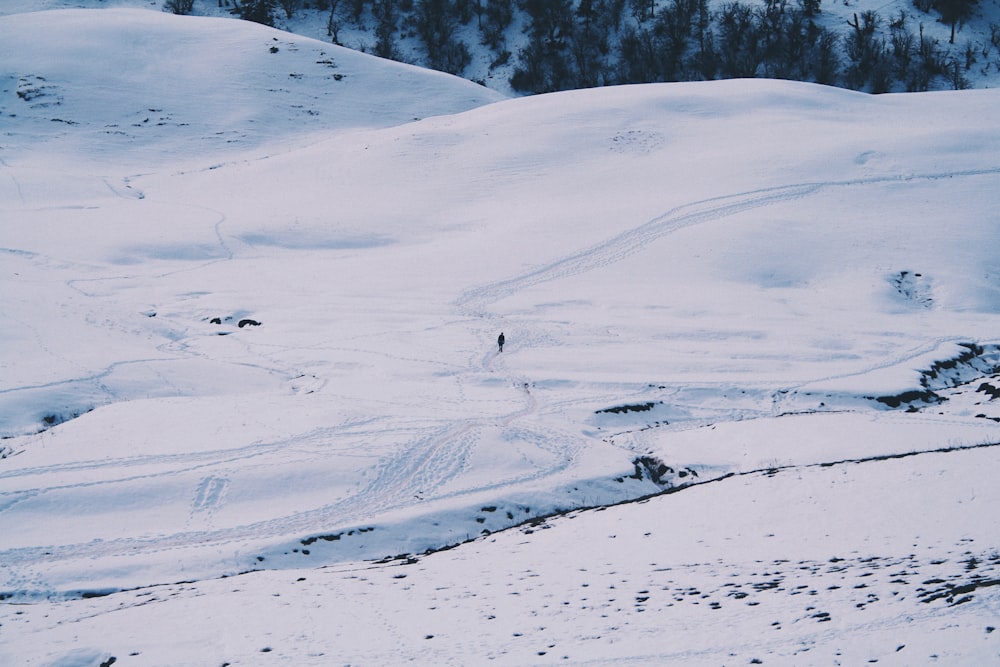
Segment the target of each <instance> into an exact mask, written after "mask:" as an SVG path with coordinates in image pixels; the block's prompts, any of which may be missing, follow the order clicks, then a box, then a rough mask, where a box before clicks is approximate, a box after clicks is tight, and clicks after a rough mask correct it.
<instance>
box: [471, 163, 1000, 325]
mask: <svg viewBox="0 0 1000 667" xmlns="http://www.w3.org/2000/svg"><path fill="white" fill-rule="evenodd" d="M995 174H1000V167H993V168H985V169H969V170H959V171H946V172H939V173H930V174H910V175H904V176H879V177H872V178H858V179H848V180H844V181H817V182H807V183H796V184H791V185H779V186H774V187H769V188H762V189H760V190H750V191H748V192H741V193H737V194H729V195H721V196H718V197H712V198H709V199H704V200H701V201H697V202H691V203H688V204H683V205H681V206H678V207H676V208H674V209H672V210H670V211H668V212H666V213H664V214H663V215H661V216H658V217H656V218H653V219H652V220H650V221H648V222H646V223H644V224H642V225H640V226H638V227H635V228H633V229H630V230H627V231H625V232H622V233H621V234H618V235H617V236H614V237H612V238H610V239H608V240H606V241H603V242H601V243H599V244H597V245H594V246H591V247H590V248H587V249H584V250H581V251H579V252H577V253H574V254H572V255H568V256H566V257H562V258H559V259H557V260H555V261H553V262H550V263H549V264H546V265H543V266H541V267H538V268H536V269H533V270H531V271H529V272H527V273H524V274H521V275H519V276H515V277H513V278H508V279H505V280H501V281H499V282H494V283H490V284H487V285H482V286H479V287H475V288H473V289H470V290H467V291H466V292H465V293H463V294H462V295H461V296H460V297H459V298H458V299H457V300H456V304H457V305H458V306H459V307H460V308H462V309H464V310H467V311H469V312H470V313H472V314H475V313H482V312H483V311H485V310H486V309H487V308H488V307H489V304H491V303H494V302H496V301H500V300H501V299H504V298H507V297H509V296H512V295H514V294H516V293H518V292H520V291H522V290H525V289H528V288H530V287H532V286H534V285H538V284H540V283H543V282H549V281H552V280H558V279H560V278H566V277H569V276H573V275H577V274H581V273H586V272H587V271H592V270H594V269H600V268H602V267H605V266H609V265H611V264H613V263H615V262H619V261H621V260H623V259H625V258H626V257H628V256H629V255H632V254H635V253H637V252H640V251H641V250H642V249H643V248H644V247H645V246H647V245H648V244H649V243H651V242H652V241H655V240H656V239H658V238H660V237H662V236H666V235H667V234H670V233H672V232H675V231H678V230H680V229H684V228H687V227H692V226H694V225H698V224H703V223H709V222H714V221H716V220H721V219H722V218H726V217H729V216H731V215H735V214H737V213H742V212H744V211H749V210H752V209H756V208H761V207H765V206H770V205H773V204H779V203H783V202H789V201H792V200H796V199H802V198H805V197H808V196H810V195H813V194H816V193H818V192H820V191H822V190H826V189H831V188H851V187H861V186H867V185H879V184H883V183H896V182H912V181H937V180H942V179H948V178H964V177H974V176H989V175H995Z"/></svg>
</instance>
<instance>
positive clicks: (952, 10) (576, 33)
mask: <svg viewBox="0 0 1000 667" xmlns="http://www.w3.org/2000/svg"><path fill="white" fill-rule="evenodd" d="M977 1H978V0H914V2H915V6H916V7H917V8H918V9H919V10H921V11H923V12H925V13H926V14H927V16H928V20H941V21H943V22H945V23H946V24H948V25H950V27H951V39H950V44H949V46H948V47H946V46H945V45H943V44H941V43H940V42H939V41H938V40H936V39H933V38H931V37H929V36H928V35H926V34H925V32H924V27H923V24H922V23H916V24H914V23H912V22H911V20H910V19H908V18H907V15H906V14H905V13H904V12H903V11H902V10H900V11H899V12H898V15H895V16H881V15H880V14H878V13H877V12H875V11H864V12H861V13H860V14H854V16H853V17H852V18H851V19H850V20H849V21H847V22H846V24H845V25H842V26H841V27H840V29H839V30H838V29H831V28H828V27H823V26H821V25H819V22H818V17H819V16H820V14H821V11H822V8H821V6H820V5H821V0H794V2H795V4H792V3H791V2H790V1H789V0H763V2H760V1H759V0H758V1H756V2H748V1H744V0H724V1H723V2H721V3H720V2H718V1H717V0H716V1H715V2H713V3H712V5H709V2H708V0H217V2H218V3H219V6H220V7H228V8H229V10H230V11H231V12H232V13H233V14H235V15H237V16H239V17H240V18H244V19H247V20H252V21H257V22H259V23H265V24H268V25H273V24H274V22H275V20H276V19H277V18H278V17H279V16H284V17H285V18H288V19H290V18H292V17H293V16H294V15H295V14H296V13H297V12H300V11H304V10H308V11H312V12H315V13H318V14H319V15H320V16H322V17H324V18H325V21H326V29H327V35H328V37H329V38H330V39H331V41H333V42H334V43H340V42H339V35H340V30H341V28H342V27H343V26H345V25H352V26H362V25H363V26H367V29H368V30H369V31H370V33H371V34H372V35H373V37H374V43H373V44H371V45H370V46H369V47H367V48H366V50H370V51H371V52H372V53H374V54H375V55H378V56H381V57H385V58H393V59H396V60H399V59H401V56H400V50H399V46H398V45H399V42H400V40H401V39H402V38H403V37H404V36H407V37H411V38H416V40H417V41H418V42H419V43H420V45H421V47H422V50H423V60H422V62H420V63H419V64H422V65H426V66H427V67H430V68H432V69H437V70H441V71H444V72H449V73H452V74H457V75H459V76H461V75H462V74H463V73H464V72H465V70H466V68H467V67H468V65H469V64H470V62H471V60H472V50H471V49H470V47H469V45H468V44H466V43H465V42H463V41H462V39H460V38H458V36H457V35H458V33H459V32H460V30H461V29H462V28H463V27H468V26H471V25H473V22H474V24H475V28H476V30H475V34H476V35H477V38H478V40H479V42H480V43H481V45H482V46H483V47H485V48H487V49H489V52H490V53H491V54H492V58H493V61H492V67H499V66H501V65H506V64H513V68H512V71H513V73H512V75H511V78H510V84H511V87H512V88H513V89H514V90H517V91H520V92H524V93H543V92H552V91H558V90H567V89H573V88H585V87H593V86H602V85H614V84H626V83H652V82H666V81H698V80H711V79H724V78H747V77H768V78H779V79H794V80H801V81H812V82H816V83H822V84H827V85H834V86H841V87H846V88H852V89H855V90H865V91H869V92H874V93H881V92H887V91H890V90H906V91H923V90H928V89H930V88H932V87H943V86H947V87H953V88H956V89H958V88H966V87H968V85H969V82H968V80H967V78H966V75H967V72H968V71H969V70H970V69H971V68H972V67H973V66H974V65H975V64H976V63H977V62H979V60H980V59H982V60H983V61H984V62H986V63H990V61H989V59H990V58H991V57H993V52H994V50H995V49H996V50H1000V26H998V25H994V26H991V27H992V39H991V42H990V43H989V44H978V45H973V44H972V43H971V42H969V43H968V44H967V45H966V47H965V49H964V52H963V51H962V50H961V49H960V48H958V47H955V46H953V45H954V43H955V39H956V33H957V32H958V31H959V29H960V27H961V25H962V23H963V22H964V21H965V20H966V19H967V18H968V17H969V16H970V15H971V12H972V10H973V9H974V7H975V3H976V2H977ZM192 2H193V0H166V2H165V5H164V7H165V9H167V10H169V11H174V12H175V13H187V12H190V11H191V10H192ZM935 15H936V16H935ZM515 26H516V29H517V31H518V36H519V37H520V36H521V34H522V30H523V35H524V36H525V37H527V43H526V44H524V40H523V39H519V40H518V43H519V44H523V45H522V46H520V47H519V48H518V49H517V51H516V53H512V52H511V50H510V49H511V47H510V46H509V43H508V36H509V35H510V33H511V31H512V30H514V29H515ZM469 32H470V31H468V30H464V34H466V35H468V34H469ZM990 64H991V63H990ZM990 64H987V65H986V66H990ZM996 66H1000V61H998V62H997V63H996Z"/></svg>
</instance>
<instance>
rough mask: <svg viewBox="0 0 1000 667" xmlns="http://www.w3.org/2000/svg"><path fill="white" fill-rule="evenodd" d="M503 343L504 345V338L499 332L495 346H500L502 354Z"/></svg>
mask: <svg viewBox="0 0 1000 667" xmlns="http://www.w3.org/2000/svg"><path fill="white" fill-rule="evenodd" d="M503 343H504V337H503V332H502V331H501V332H500V335H499V336H498V337H497V345H499V346H500V351H501V352H503Z"/></svg>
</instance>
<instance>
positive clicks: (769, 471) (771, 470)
mask: <svg viewBox="0 0 1000 667" xmlns="http://www.w3.org/2000/svg"><path fill="white" fill-rule="evenodd" d="M990 447H1000V442H987V443H980V444H978V445H959V446H955V447H939V448H936V449H924V450H919V451H913V452H900V453H897V454H878V455H875V456H866V457H862V458H856V459H842V460H839V461H822V462H819V463H803V464H793V465H785V466H774V467H768V468H758V469H755V470H743V471H735V470H734V471H732V472H728V473H726V474H724V475H720V476H718V477H713V478H711V479H705V480H701V481H698V482H689V483H686V484H681V485H679V486H671V487H669V488H665V489H663V490H661V491H656V492H654V493H649V494H646V495H644V496H638V497H636V498H626V499H625V500H619V501H616V502H612V503H605V504H602V505H589V506H585V507H574V508H571V509H566V510H558V511H555V512H551V513H549V514H543V515H538V516H534V517H531V518H530V519H526V520H524V521H522V522H521V523H518V524H514V525H512V526H509V527H507V528H504V529H502V530H496V531H493V532H492V533H491V534H492V535H496V534H498V533H502V532H505V531H508V530H516V529H519V528H521V527H523V526H537V525H539V524H541V523H544V522H545V521H546V520H548V519H552V518H556V517H561V516H567V515H569V514H576V513H579V512H596V511H601V510H605V509H607V508H609V507H619V506H622V505H632V504H636V503H644V502H648V501H649V500H651V499H653V498H658V497H660V496H669V495H671V494H674V493H680V492H681V491H686V490H688V489H693V488H695V487H699V486H705V485H707V484H716V483H719V482H724V481H726V480H727V479H732V478H735V477H749V476H751V475H767V476H769V477H770V476H774V475H776V474H778V473H779V472H781V471H783V470H801V469H806V470H808V469H809V468H832V467H834V466H840V465H846V464H850V463H875V462H878V461H890V460H894V459H906V458H910V457H913V456H923V455H925V454H949V453H952V452H959V451H966V450H975V449H988V448H990ZM482 537H483V536H476V537H474V538H472V539H470V540H466V541H464V542H460V543H458V544H466V543H469V542H475V541H476V540H479V539H482ZM458 544H453V545H450V546H447V547H443V548H442V549H439V550H438V551H443V550H445V549H451V548H454V547H456V546H458ZM431 553H433V551H432V552H431Z"/></svg>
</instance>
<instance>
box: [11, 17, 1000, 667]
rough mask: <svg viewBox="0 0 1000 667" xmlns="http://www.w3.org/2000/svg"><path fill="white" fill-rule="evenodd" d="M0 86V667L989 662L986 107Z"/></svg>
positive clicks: (787, 90)
mask: <svg viewBox="0 0 1000 667" xmlns="http://www.w3.org/2000/svg"><path fill="white" fill-rule="evenodd" d="M54 36H58V38H56V37H54ZM153 43H155V44H157V45H164V46H162V47H160V48H157V49H156V50H155V52H154V50H151V49H150V48H149V45H150V44H153ZM165 45H170V46H169V47H167V46H165ZM272 51H273V52H272ZM90 53H94V54H100V55H99V57H98V56H95V57H93V58H90V57H85V56H87V54H90ZM120 53H128V54H129V57H128V58H125V59H119V58H116V57H113V55H112V54H120ZM164 53H169V54H170V56H171V59H172V60H173V61H174V64H175V65H177V66H173V65H171V66H168V65H167V64H166V61H164V59H163V55H164ZM232 54H241V55H240V56H239V57H234V58H232V60H229V58H230V56H231V55H232ZM327 60H329V61H330V62H325V61H327ZM222 62H225V63H227V64H226V65H224V66H223V67H218V68H216V67H215V66H214V65H213V66H208V65H207V64H206V63H216V64H218V63H222ZM0 63H3V65H2V67H3V70H2V72H0V76H2V77H3V85H2V87H0V127H2V143H0V193H2V195H0V221H2V222H0V276H2V278H0V280H2V288H0V321H2V327H0V332H2V333H0V364H2V371H3V372H2V374H0V377H2V385H0V428H2V434H3V436H4V439H3V440H0V595H2V597H3V599H2V601H0V663H2V664H26V665H101V664H112V658H114V661H113V662H114V664H123V665H203V664H234V665H235V664H265V663H270V662H273V661H275V660H282V661H285V662H288V663H291V664H315V665H326V664H331V663H332V662H334V663H337V664H346V663H351V664H355V663H357V664H400V663H403V662H417V663H420V664H479V663H483V662H487V661H491V660H492V661H499V662H504V663H507V664H545V663H548V662H561V663H566V662H569V663H574V664H587V663H591V664H608V663H612V662H614V663H620V662H621V663H626V664H670V663H674V664H706V665H708V664H711V665H717V664H758V663H761V662H763V663H764V664H796V665H801V664H824V665H826V664H838V663H840V664H858V663H866V662H869V661H872V660H878V661H879V663H890V664H906V665H914V664H934V663H940V664H976V665H979V664H991V663H993V662H996V661H997V660H998V659H1000V644H998V641H1000V639H998V637H1000V635H998V633H997V632H996V631H995V630H996V625H997V624H996V618H997V616H998V611H1000V587H998V586H997V582H998V581H1000V575H998V567H1000V559H998V552H1000V544H998V539H1000V530H998V528H1000V525H998V522H997V519H996V518H995V516H994V514H995V508H996V505H997V501H998V500H1000V499H998V497H997V491H996V490H995V489H996V485H995V484H993V483H992V482H993V478H994V477H995V472H996V469H997V464H998V454H1000V450H998V448H997V447H996V446H995V445H996V443H998V442H1000V426H998V420H1000V403H997V400H996V397H997V396H998V395H1000V388H998V387H1000V379H998V378H997V377H996V376H997V374H998V372H1000V371H998V366H1000V350H998V343H1000V341H998V340H997V339H996V334H995V332H996V331H997V323H998V321H997V320H998V317H997V312H998V304H1000V273H998V272H997V261H996V250H995V249H996V247H997V241H998V238H997V237H998V234H1000V226H998V222H1000V221H998V219H997V215H996V210H997V204H998V195H997V192H1000V190H998V188H997V185H998V180H1000V161H998V160H997V155H1000V152H998V146H1000V117H997V115H996V114H995V113H994V111H995V109H996V108H997V103H998V101H1000V100H998V96H997V93H996V92H994V91H992V90H979V91H962V92H958V93H928V94H913V95H887V96H879V97H871V96H867V95H863V94H860V93H853V92H848V91H843V90H838V89H833V88H824V87H820V86H815V85H809V84H801V83H791V82H776V81H766V80H742V81H726V82H715V83H703V84H667V85H652V86H624V87H618V88H605V89H597V90H590V91H574V92H568V93H561V94H553V95H541V96H535V97H530V98H519V99H506V100H504V99H500V98H499V96H498V95H496V94H494V93H491V92H489V91H487V90H485V89H482V88H480V87H476V86H474V85H472V84H470V83H468V82H466V81H464V80H461V79H457V78H453V77H447V76H444V75H440V74H436V73H430V72H426V71H423V70H418V69H415V68H410V67H408V66H403V65H399V64H394V63H388V62H386V61H381V60H378V59H374V58H371V57H368V56H365V55H363V54H358V53H353V52H348V51H343V50H340V49H336V48H334V47H331V46H329V45H327V44H322V43H320V42H315V41H311V40H309V39H308V38H305V37H294V36H291V35H288V34H286V33H279V32H276V31H273V30H270V29H267V28H263V27H260V26H254V25H250V24H246V23H240V22H236V21H232V20H221V19H208V18H197V17H190V18H177V17H172V16H169V15H167V14H163V13H158V12H140V11H135V10H109V11H104V12H94V11H65V12H48V13H38V14H25V15H12V16H6V17H3V18H0ZM337 74H340V75H342V76H341V77H340V78H338V77H337V76H335V75H337ZM143 110H145V111H143ZM147 119H148V121H147ZM501 331H502V332H504V334H505V337H506V340H507V344H506V345H505V347H504V349H503V352H499V351H498V350H497V346H496V343H495V341H496V338H497V335H498V334H499V333H500V332H501ZM642 497H646V499H645V500H643V501H641V502H638V503H637V502H629V501H634V500H636V499H638V498H642ZM585 508H591V509H585ZM512 526H513V527H514V528H511V527H512ZM465 542H468V543H465ZM461 543H465V544H461ZM455 545H458V546H455ZM452 546H454V547H455V548H447V547H452ZM178 582H185V583H178Z"/></svg>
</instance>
